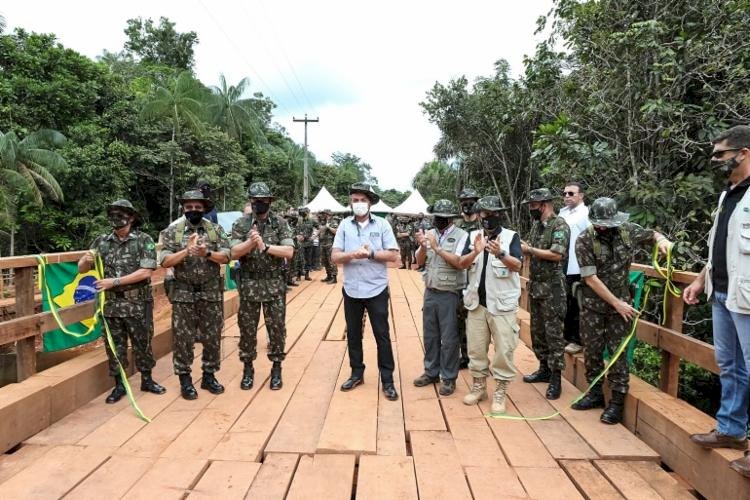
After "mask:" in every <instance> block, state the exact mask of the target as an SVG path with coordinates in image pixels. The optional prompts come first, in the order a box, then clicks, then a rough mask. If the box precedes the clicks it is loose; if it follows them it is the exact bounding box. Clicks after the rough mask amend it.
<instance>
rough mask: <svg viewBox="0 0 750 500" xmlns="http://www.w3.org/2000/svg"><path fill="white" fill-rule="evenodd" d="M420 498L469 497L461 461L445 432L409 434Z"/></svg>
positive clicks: (448, 434)
mask: <svg viewBox="0 0 750 500" xmlns="http://www.w3.org/2000/svg"><path fill="white" fill-rule="evenodd" d="M410 438H411V449H412V455H413V456H414V469H415V470H416V475H417V487H418V489H419V497H420V498H429V499H433V498H434V499H443V498H444V499H451V500H453V499H460V498H465V499H470V498H471V492H470V491H469V486H468V484H467V483H466V479H465V478H464V472H463V469H462V468H461V460H460V458H459V455H458V451H457V450H456V446H455V445H454V443H453V438H452V437H451V435H450V433H448V432H436V431H413V432H411V433H410Z"/></svg>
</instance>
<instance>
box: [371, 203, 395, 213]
mask: <svg viewBox="0 0 750 500" xmlns="http://www.w3.org/2000/svg"><path fill="white" fill-rule="evenodd" d="M370 212H373V213H376V214H390V213H392V212H393V209H392V208H391V207H389V206H388V205H387V204H386V203H385V202H384V201H383V200H379V201H378V202H377V203H376V204H374V205H373V206H371V207H370Z"/></svg>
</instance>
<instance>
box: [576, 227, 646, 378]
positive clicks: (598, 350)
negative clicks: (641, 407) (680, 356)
mask: <svg viewBox="0 0 750 500" xmlns="http://www.w3.org/2000/svg"><path fill="white" fill-rule="evenodd" d="M653 237H654V231H653V230H651V229H644V228H642V227H641V226H639V225H638V224H633V223H629V222H625V223H623V224H622V225H621V226H619V228H613V229H611V230H610V231H609V232H607V233H606V234H598V233H597V232H596V231H595V230H594V229H593V227H591V226H589V228H588V229H587V230H586V231H584V232H582V233H581V234H580V235H579V236H578V239H577V240H576V257H577V258H578V262H579V264H580V266H581V277H582V278H586V277H589V276H593V275H596V276H598V277H599V279H600V280H601V281H602V283H604V285H605V286H606V287H607V288H608V289H609V291H610V292H612V294H614V296H615V297H617V298H619V299H621V300H624V301H626V302H628V303H630V302H631V300H632V299H631V294H630V286H629V277H630V264H631V263H632V261H633V254H634V251H635V245H636V244H642V243H645V242H650V241H652V240H653ZM581 294H582V297H581V298H582V299H583V300H582V301H581V302H582V303H581V338H582V340H583V345H584V360H585V365H586V379H587V380H588V381H589V382H591V381H592V380H593V379H594V377H596V376H597V375H598V374H599V373H600V372H601V371H602V370H604V360H603V357H604V356H603V353H604V348H605V347H606V348H607V349H608V350H609V352H610V353H612V352H615V350H616V349H617V347H618V346H619V345H620V343H621V342H622V340H623V339H624V338H625V337H626V336H627V334H628V329H629V326H630V323H629V322H627V321H625V320H624V319H623V318H622V316H620V315H619V314H618V313H617V312H616V311H615V310H614V309H613V308H612V306H610V305H609V304H607V303H606V302H604V301H603V300H602V299H601V298H599V296H598V295H597V294H596V293H595V292H594V291H593V290H592V289H591V288H589V287H587V286H585V285H583V286H582V288H581ZM607 380H608V381H609V386H610V388H611V389H612V390H613V391H617V392H620V393H625V392H627V391H628V380H629V376H628V363H627V357H626V356H620V357H619V358H618V360H617V361H616V362H615V364H614V366H612V368H610V370H609V373H608V374H607Z"/></svg>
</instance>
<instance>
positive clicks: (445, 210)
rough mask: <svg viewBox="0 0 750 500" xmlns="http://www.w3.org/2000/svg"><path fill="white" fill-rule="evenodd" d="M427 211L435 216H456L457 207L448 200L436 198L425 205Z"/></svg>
mask: <svg viewBox="0 0 750 500" xmlns="http://www.w3.org/2000/svg"><path fill="white" fill-rule="evenodd" d="M427 212H428V213H430V214H431V215H434V216H436V217H458V208H456V204H455V203H453V202H452V201H450V200H438V201H436V202H435V204H433V205H431V206H429V207H427Z"/></svg>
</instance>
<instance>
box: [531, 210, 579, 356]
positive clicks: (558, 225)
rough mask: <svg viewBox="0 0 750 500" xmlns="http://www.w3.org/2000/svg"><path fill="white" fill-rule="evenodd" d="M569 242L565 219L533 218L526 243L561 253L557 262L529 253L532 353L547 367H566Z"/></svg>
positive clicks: (568, 229)
mask: <svg viewBox="0 0 750 500" xmlns="http://www.w3.org/2000/svg"><path fill="white" fill-rule="evenodd" d="M569 241H570V228H569V227H568V223H567V222H565V220H564V219H563V218H562V217H560V216H557V215H554V216H552V217H550V218H549V219H547V220H546V221H544V222H541V221H536V222H534V225H533V226H532V228H531V234H530V236H529V241H528V243H529V245H531V246H532V247H534V248H539V249H542V250H551V251H552V252H555V253H557V254H560V255H562V256H563V258H562V259H561V260H559V261H557V262H553V261H551V260H545V259H541V258H539V257H536V256H534V255H532V256H531V267H530V274H529V279H530V282H529V297H530V299H531V300H530V302H531V304H530V313H531V341H532V347H533V348H534V354H536V357H537V359H538V360H539V361H540V362H541V363H545V362H546V363H547V366H548V367H549V369H550V370H562V369H563V368H565V356H564V354H565V339H564V337H563V321H564V319H565V310H566V295H565V293H566V292H565V269H564V267H563V266H564V264H565V254H566V253H567V251H568V245H569Z"/></svg>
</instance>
